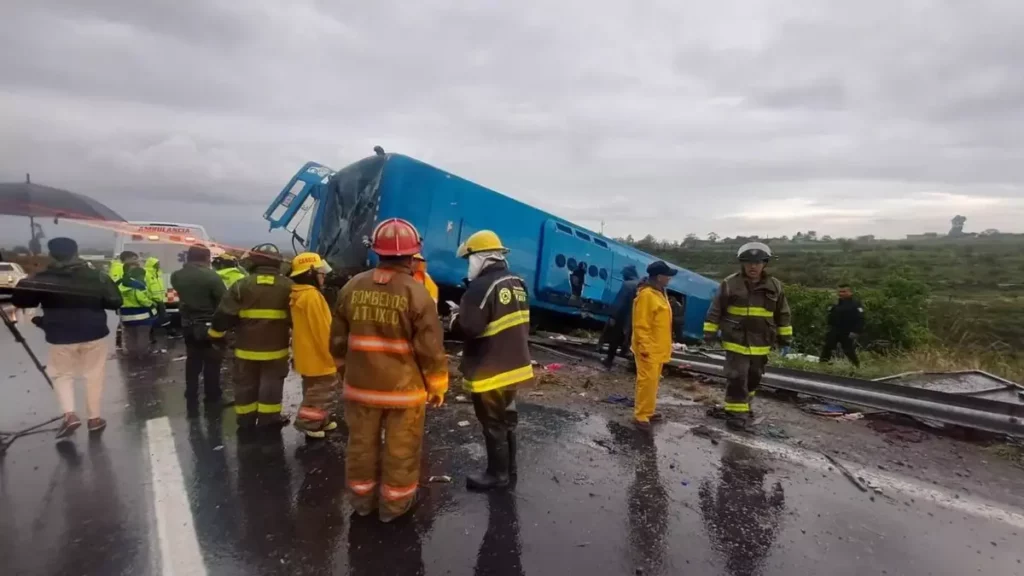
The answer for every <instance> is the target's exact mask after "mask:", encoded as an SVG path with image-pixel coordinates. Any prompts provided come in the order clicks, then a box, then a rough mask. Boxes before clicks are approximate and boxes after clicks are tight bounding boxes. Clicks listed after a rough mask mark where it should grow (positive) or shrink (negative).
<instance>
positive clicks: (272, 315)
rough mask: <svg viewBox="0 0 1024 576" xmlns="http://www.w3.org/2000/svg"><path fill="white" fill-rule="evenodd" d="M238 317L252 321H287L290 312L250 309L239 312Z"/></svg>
mask: <svg viewBox="0 0 1024 576" xmlns="http://www.w3.org/2000/svg"><path fill="white" fill-rule="evenodd" d="M238 317H239V318H249V319H252V320H287V319H288V312H287V311H286V310H272V309H265V308H250V309H248V310H241V311H239V312H238Z"/></svg>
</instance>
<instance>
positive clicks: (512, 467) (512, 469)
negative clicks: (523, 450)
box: [508, 431, 519, 478]
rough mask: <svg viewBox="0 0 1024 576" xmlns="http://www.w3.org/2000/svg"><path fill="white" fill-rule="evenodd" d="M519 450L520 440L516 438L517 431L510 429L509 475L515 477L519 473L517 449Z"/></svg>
mask: <svg viewBox="0 0 1024 576" xmlns="http://www.w3.org/2000/svg"><path fill="white" fill-rule="evenodd" d="M517 450H519V440H517V439H516V433H515V432H512V431H509V433H508V475H509V476H510V477H512V478H515V477H516V476H517V475H518V474H519V469H518V468H517V467H516V451H517Z"/></svg>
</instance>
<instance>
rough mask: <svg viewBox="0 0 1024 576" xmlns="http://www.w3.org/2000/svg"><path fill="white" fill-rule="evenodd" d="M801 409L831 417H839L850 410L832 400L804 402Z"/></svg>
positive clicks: (816, 414)
mask: <svg viewBox="0 0 1024 576" xmlns="http://www.w3.org/2000/svg"><path fill="white" fill-rule="evenodd" d="M800 409H801V410H803V411H804V412H807V413H808V414H814V415H815V416H827V417H830V418H838V417H839V416H844V415H846V413H847V412H849V411H848V410H847V409H846V407H845V406H842V405H840V404H833V403H831V402H816V403H812V404H803V405H801V406H800Z"/></svg>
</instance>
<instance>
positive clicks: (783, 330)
mask: <svg viewBox="0 0 1024 576" xmlns="http://www.w3.org/2000/svg"><path fill="white" fill-rule="evenodd" d="M792 335H793V327H792V326H779V336H792Z"/></svg>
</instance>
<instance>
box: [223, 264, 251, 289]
mask: <svg viewBox="0 0 1024 576" xmlns="http://www.w3.org/2000/svg"><path fill="white" fill-rule="evenodd" d="M217 275H218V276H220V279H221V280H223V281H224V287H225V288H231V285H232V284H234V283H235V282H238V281H239V280H241V279H242V278H245V277H246V273H245V272H244V271H243V270H242V269H241V268H238V267H232V268H222V269H220V270H217Z"/></svg>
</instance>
